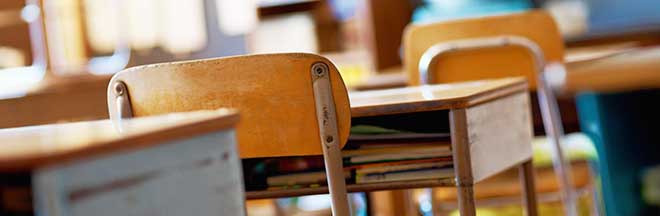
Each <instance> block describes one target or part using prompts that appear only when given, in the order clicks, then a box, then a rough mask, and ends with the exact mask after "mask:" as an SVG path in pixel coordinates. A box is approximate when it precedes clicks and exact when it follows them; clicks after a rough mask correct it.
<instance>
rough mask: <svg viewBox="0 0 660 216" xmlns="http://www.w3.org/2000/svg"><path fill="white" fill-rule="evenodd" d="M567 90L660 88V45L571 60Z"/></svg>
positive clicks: (567, 75)
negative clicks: (583, 59) (599, 56)
mask: <svg viewBox="0 0 660 216" xmlns="http://www.w3.org/2000/svg"><path fill="white" fill-rule="evenodd" d="M566 69H567V74H566V81H565V83H564V86H563V87H562V89H561V90H562V91H565V92H580V91H597V92H617V91H629V90H638V89H651V88H655V89H657V88H660V47H655V48H638V49H633V50H627V51H626V52H621V53H617V54H613V55H609V56H606V57H602V58H596V59H592V60H585V61H575V62H569V63H568V64H567V65H566Z"/></svg>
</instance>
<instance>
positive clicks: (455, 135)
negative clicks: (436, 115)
mask: <svg viewBox="0 0 660 216" xmlns="http://www.w3.org/2000/svg"><path fill="white" fill-rule="evenodd" d="M449 119H450V125H451V146H452V151H453V152H452V153H453V158H454V172H455V175H456V190H457V198H458V209H459V212H460V213H461V215H462V216H472V215H475V214H476V211H475V205H474V189H473V179H472V164H471V159H470V148H469V141H468V129H467V116H466V110H465V109H464V108H463V109H454V110H451V111H450V113H449Z"/></svg>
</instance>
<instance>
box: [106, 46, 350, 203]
mask: <svg viewBox="0 0 660 216" xmlns="http://www.w3.org/2000/svg"><path fill="white" fill-rule="evenodd" d="M219 107H229V108H236V109H238V110H239V111H240V112H241V122H240V123H239V125H238V126H237V137H238V143H239V152H240V155H241V157H242V158H257V157H278V156H302V155H320V154H323V156H324V159H325V167H326V174H327V179H328V187H329V191H330V195H331V196H332V212H333V215H349V209H348V201H347V195H346V185H345V180H344V174H343V168H342V158H341V154H340V149H341V148H342V147H343V146H344V145H345V144H346V141H347V139H348V134H349V128H350V106H349V100H348V93H347V90H346V87H345V86H344V83H343V81H342V79H341V76H340V75H339V72H338V71H337V69H336V68H335V66H334V65H333V64H332V63H331V62H330V61H329V60H327V59H325V58H323V57H321V56H318V55H313V54H301V53H289V54H266V55H249V56H235V57H226V58H216V59H206V60H197V61H186V62H174V63H164V64H156V65H147V66H141V67H134V68H130V69H126V70H124V71H121V72H119V73H117V74H116V75H115V76H114V77H113V78H112V80H111V81H110V85H109V88H108V108H109V112H110V118H111V119H113V120H115V121H121V119H123V118H130V117H138V116H149V115H157V114H162V113H169V112H181V111H191V110H203V109H215V108H219Z"/></svg>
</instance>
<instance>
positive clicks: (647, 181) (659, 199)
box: [642, 165, 660, 207]
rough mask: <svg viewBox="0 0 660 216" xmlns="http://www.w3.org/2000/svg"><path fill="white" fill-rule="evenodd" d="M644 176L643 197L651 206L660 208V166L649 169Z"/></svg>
mask: <svg viewBox="0 0 660 216" xmlns="http://www.w3.org/2000/svg"><path fill="white" fill-rule="evenodd" d="M643 173H644V174H642V197H643V198H644V201H645V202H646V203H647V204H649V205H654V206H658V207H660V165H656V166H654V167H650V168H647V169H645V170H644V171H643Z"/></svg>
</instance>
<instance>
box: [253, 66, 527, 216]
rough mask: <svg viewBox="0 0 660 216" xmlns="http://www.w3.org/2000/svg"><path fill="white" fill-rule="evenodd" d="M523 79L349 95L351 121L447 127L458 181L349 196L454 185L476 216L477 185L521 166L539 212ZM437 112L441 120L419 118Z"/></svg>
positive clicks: (391, 186) (302, 191) (277, 193)
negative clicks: (404, 121) (409, 121)
mask: <svg viewBox="0 0 660 216" xmlns="http://www.w3.org/2000/svg"><path fill="white" fill-rule="evenodd" d="M527 90H528V89H527V83H526V82H525V80H524V79H523V78H507V79H497V80H484V81H473V82H466V83H456V84H440V85H428V86H418V87H405V88H396V89H388V90H377V91H365V92H354V93H351V94H350V96H349V97H350V103H351V117H352V119H353V121H356V120H362V121H364V119H365V118H369V119H374V118H376V119H378V118H381V119H385V120H387V119H401V118H413V119H412V120H414V121H420V124H434V125H439V126H441V127H444V128H446V129H447V130H448V132H450V134H451V140H452V142H451V146H452V151H453V161H454V169H455V176H456V177H455V178H448V179H431V180H416V181H402V182H388V183H371V184H349V185H347V190H348V191H349V192H369V191H378V190H396V189H410V188H427V187H456V188H457V190H458V192H457V193H458V199H459V200H458V205H459V209H460V210H461V213H462V215H474V214H475V209H474V197H473V195H474V194H473V193H474V192H473V185H474V184H475V183H478V182H480V181H482V180H484V179H486V178H488V177H490V176H493V175H495V174H497V173H500V172H503V171H504V170H507V169H509V168H513V167H516V166H518V167H519V170H520V174H521V175H522V177H521V180H522V181H523V183H524V184H523V186H524V188H523V191H524V193H523V194H524V200H525V201H526V203H527V207H528V208H529V211H532V213H531V214H532V215H534V213H533V212H535V211H536V210H535V205H536V200H535V195H534V192H533V190H531V188H534V182H533V181H534V180H533V178H532V167H531V162H530V161H531V157H532V149H531V145H530V143H531V139H532V127H531V115H530V110H529V109H530V102H529V96H528V91H527ZM429 112H435V113H436V114H438V116H441V117H440V118H438V119H428V118H420V116H421V115H418V114H422V113H429ZM327 192H328V189H327V187H314V188H298V189H286V190H271V191H248V192H246V197H247V198H248V199H261V198H276V197H288V196H300V195H310V194H321V193H327Z"/></svg>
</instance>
